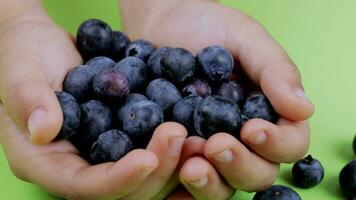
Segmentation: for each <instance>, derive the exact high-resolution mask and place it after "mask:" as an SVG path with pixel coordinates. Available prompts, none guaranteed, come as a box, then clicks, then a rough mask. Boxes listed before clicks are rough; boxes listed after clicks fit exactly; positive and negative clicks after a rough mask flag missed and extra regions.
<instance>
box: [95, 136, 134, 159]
mask: <svg viewBox="0 0 356 200" xmlns="http://www.w3.org/2000/svg"><path fill="white" fill-rule="evenodd" d="M132 149H133V145H132V141H131V139H130V137H129V136H128V135H127V134H126V133H124V132H122V131H119V130H110V131H106V132H104V133H102V134H100V135H99V137H98V140H97V141H96V142H95V143H94V144H93V146H92V149H91V160H92V162H93V163H95V164H99V163H105V162H115V161H117V160H120V158H122V157H124V156H125V155H126V154H127V153H128V152H130V151H131V150H132Z"/></svg>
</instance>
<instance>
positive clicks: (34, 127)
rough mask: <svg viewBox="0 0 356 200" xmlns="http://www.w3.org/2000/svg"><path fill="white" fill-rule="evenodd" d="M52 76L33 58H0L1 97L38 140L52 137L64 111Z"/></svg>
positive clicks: (42, 142) (58, 129)
mask: <svg viewBox="0 0 356 200" xmlns="http://www.w3.org/2000/svg"><path fill="white" fill-rule="evenodd" d="M15 58H16V57H15ZM47 78H48V77H47V76H46V74H45V72H44V71H43V70H42V69H41V67H39V66H38V64H36V62H31V61H29V59H27V60H24V59H14V57H9V56H7V57H3V58H1V59H0V97H1V100H2V103H3V105H4V106H5V108H6V111H7V112H8V114H9V115H10V116H11V117H12V119H13V120H14V122H15V123H16V124H17V126H18V127H19V128H20V129H21V130H23V131H24V132H26V133H28V136H29V138H30V140H31V141H32V142H33V143H36V144H46V143H49V142H50V141H52V140H53V139H54V138H55V137H56V136H57V134H58V132H59V131H60V129H61V126H62V122H63V114H62V111H61V107H60V105H59V103H58V100H57V98H56V95H55V93H54V91H53V89H52V88H51V87H50V85H49V84H48V79H47Z"/></svg>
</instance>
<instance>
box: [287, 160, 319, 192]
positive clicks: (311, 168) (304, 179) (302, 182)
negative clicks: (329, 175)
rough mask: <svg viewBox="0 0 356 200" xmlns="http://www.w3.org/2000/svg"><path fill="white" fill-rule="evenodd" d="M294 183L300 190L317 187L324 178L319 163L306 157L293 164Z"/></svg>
mask: <svg viewBox="0 0 356 200" xmlns="http://www.w3.org/2000/svg"><path fill="white" fill-rule="evenodd" d="M292 175H293V180H294V183H295V184H296V185H297V186H299V187H302V188H311V187H313V186H316V185H318V184H319V183H320V182H321V181H322V180H323V178H324V168H323V166H322V165H321V163H320V162H319V161H318V160H316V159H314V158H313V157H312V156H311V155H308V156H307V157H305V158H304V159H301V160H299V161H297V162H296V163H294V165H293V169H292Z"/></svg>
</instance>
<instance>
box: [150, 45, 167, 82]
mask: <svg viewBox="0 0 356 200" xmlns="http://www.w3.org/2000/svg"><path fill="white" fill-rule="evenodd" d="M170 49H171V48H170V47H162V48H158V49H156V50H155V51H154V52H153V53H152V54H151V56H150V58H149V59H148V61H147V65H148V67H149V68H150V71H151V75H152V77H153V78H164V75H163V73H162V70H161V69H162V63H161V60H162V58H163V57H165V56H166V55H167V54H168V51H169V50H170Z"/></svg>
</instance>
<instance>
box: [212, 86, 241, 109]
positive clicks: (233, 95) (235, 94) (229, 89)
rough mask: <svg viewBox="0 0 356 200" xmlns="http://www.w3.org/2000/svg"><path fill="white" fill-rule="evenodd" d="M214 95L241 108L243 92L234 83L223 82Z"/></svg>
mask: <svg viewBox="0 0 356 200" xmlns="http://www.w3.org/2000/svg"><path fill="white" fill-rule="evenodd" d="M216 94H217V95H219V96H222V97H224V98H226V99H229V100H231V101H233V102H236V103H237V104H238V105H239V106H243V103H244V101H245V92H244V90H243V89H242V87H241V86H240V85H239V84H238V83H236V82H235V81H228V82H223V83H222V84H221V85H220V86H219V87H218V90H217V91H216Z"/></svg>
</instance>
